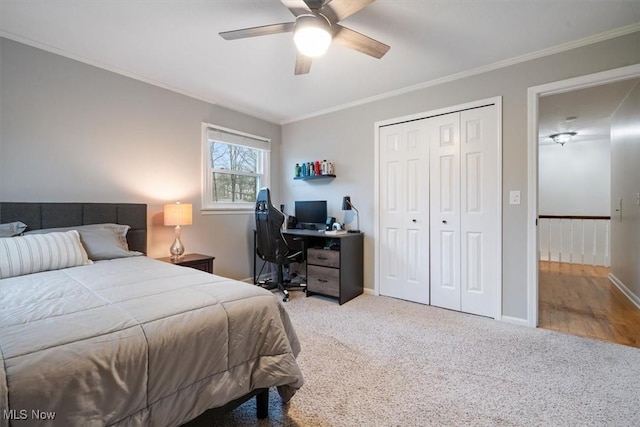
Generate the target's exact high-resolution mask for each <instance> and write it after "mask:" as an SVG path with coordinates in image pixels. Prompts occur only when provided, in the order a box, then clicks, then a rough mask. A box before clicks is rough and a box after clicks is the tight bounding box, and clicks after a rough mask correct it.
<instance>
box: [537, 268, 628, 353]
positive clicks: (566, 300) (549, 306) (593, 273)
mask: <svg viewBox="0 0 640 427" xmlns="http://www.w3.org/2000/svg"><path fill="white" fill-rule="evenodd" d="M608 274H609V269H608V268H606V267H594V266H589V265H580V264H569V263H558V262H547V261H540V269H539V278H538V283H539V285H538V298H539V299H538V301H539V302H538V310H539V312H538V326H539V327H541V328H545V329H552V330H555V331H559V332H564V333H568V334H572V335H579V336H583V337H589V338H595V339H599V340H604V341H609V342H614V343H618V344H624V345H628V346H632V347H638V348H640V309H638V307H636V306H635V305H634V304H633V303H632V302H631V301H629V299H628V298H627V297H626V296H624V294H623V293H622V292H621V291H620V290H619V289H618V288H617V287H616V286H615V285H614V284H613V283H611V281H609V279H608V277H607V276H608Z"/></svg>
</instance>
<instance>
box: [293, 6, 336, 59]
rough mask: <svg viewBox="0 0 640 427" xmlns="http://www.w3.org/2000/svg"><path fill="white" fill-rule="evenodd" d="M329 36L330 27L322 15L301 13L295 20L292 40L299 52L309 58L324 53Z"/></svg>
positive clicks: (329, 42) (329, 39) (328, 43)
mask: <svg viewBox="0 0 640 427" xmlns="http://www.w3.org/2000/svg"><path fill="white" fill-rule="evenodd" d="M331 38H332V37H331V27H330V25H329V21H327V19H326V18H325V17H324V16H322V15H303V16H299V17H298V19H297V20H296V28H295V30H294V32H293V42H294V43H295V44H296V47H297V48H298V51H299V52H300V53H301V54H303V55H305V56H309V57H311V58H315V57H318V56H321V55H324V53H325V52H326V51H327V49H329V45H330V44H331Z"/></svg>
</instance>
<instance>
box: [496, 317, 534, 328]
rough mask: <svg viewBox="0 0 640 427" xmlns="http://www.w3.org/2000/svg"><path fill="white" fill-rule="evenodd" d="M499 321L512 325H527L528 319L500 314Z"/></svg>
mask: <svg viewBox="0 0 640 427" xmlns="http://www.w3.org/2000/svg"><path fill="white" fill-rule="evenodd" d="M500 321H501V322H504V323H510V324H512V325H519V326H526V327H529V321H528V320H527V319H521V318H519V317H511V316H502V318H501V319H500Z"/></svg>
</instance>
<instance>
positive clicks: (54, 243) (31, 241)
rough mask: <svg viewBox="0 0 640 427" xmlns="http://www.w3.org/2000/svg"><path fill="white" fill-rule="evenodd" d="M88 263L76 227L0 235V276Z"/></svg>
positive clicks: (5, 276) (18, 274) (4, 276)
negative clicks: (36, 232)
mask: <svg viewBox="0 0 640 427" xmlns="http://www.w3.org/2000/svg"><path fill="white" fill-rule="evenodd" d="M85 264H92V262H91V261H90V260H89V258H88V257H87V252H86V251H85V250H84V248H83V247H82V243H80V235H79V234H78V232H77V231H76V230H70V231H67V232H64V233H49V234H36V235H31V236H18V237H6V238H1V239H0V279H6V278H7V277H14V276H22V275H24V274H31V273H38V272H40V271H48V270H59V269H61V268H67V267H75V266H77V265H85Z"/></svg>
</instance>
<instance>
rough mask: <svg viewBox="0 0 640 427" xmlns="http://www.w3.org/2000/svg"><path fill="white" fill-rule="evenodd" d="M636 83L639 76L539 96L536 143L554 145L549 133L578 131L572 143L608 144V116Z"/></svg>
mask: <svg viewBox="0 0 640 427" xmlns="http://www.w3.org/2000/svg"><path fill="white" fill-rule="evenodd" d="M639 82H640V79H629V80H623V81H620V82H615V83H608V84H603V85H599V86H593V87H589V88H585V89H578V90H574V91H571V92H566V93H560V94H556V95H548V96H543V97H540V100H539V102H538V112H539V113H538V142H539V144H540V145H553V144H555V143H554V142H553V141H552V140H551V139H550V138H549V136H550V135H553V134H554V133H560V132H576V133H577V135H576V136H575V137H573V139H572V140H571V144H577V143H580V142H602V143H605V144H609V140H610V129H611V116H612V115H613V113H614V112H615V111H616V109H617V108H618V106H619V105H620V104H621V103H622V101H623V100H624V99H625V98H626V96H627V95H628V94H629V92H631V90H632V89H633V88H634V87H635V86H636V85H637V84H638V83H639ZM567 119H569V120H567Z"/></svg>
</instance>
